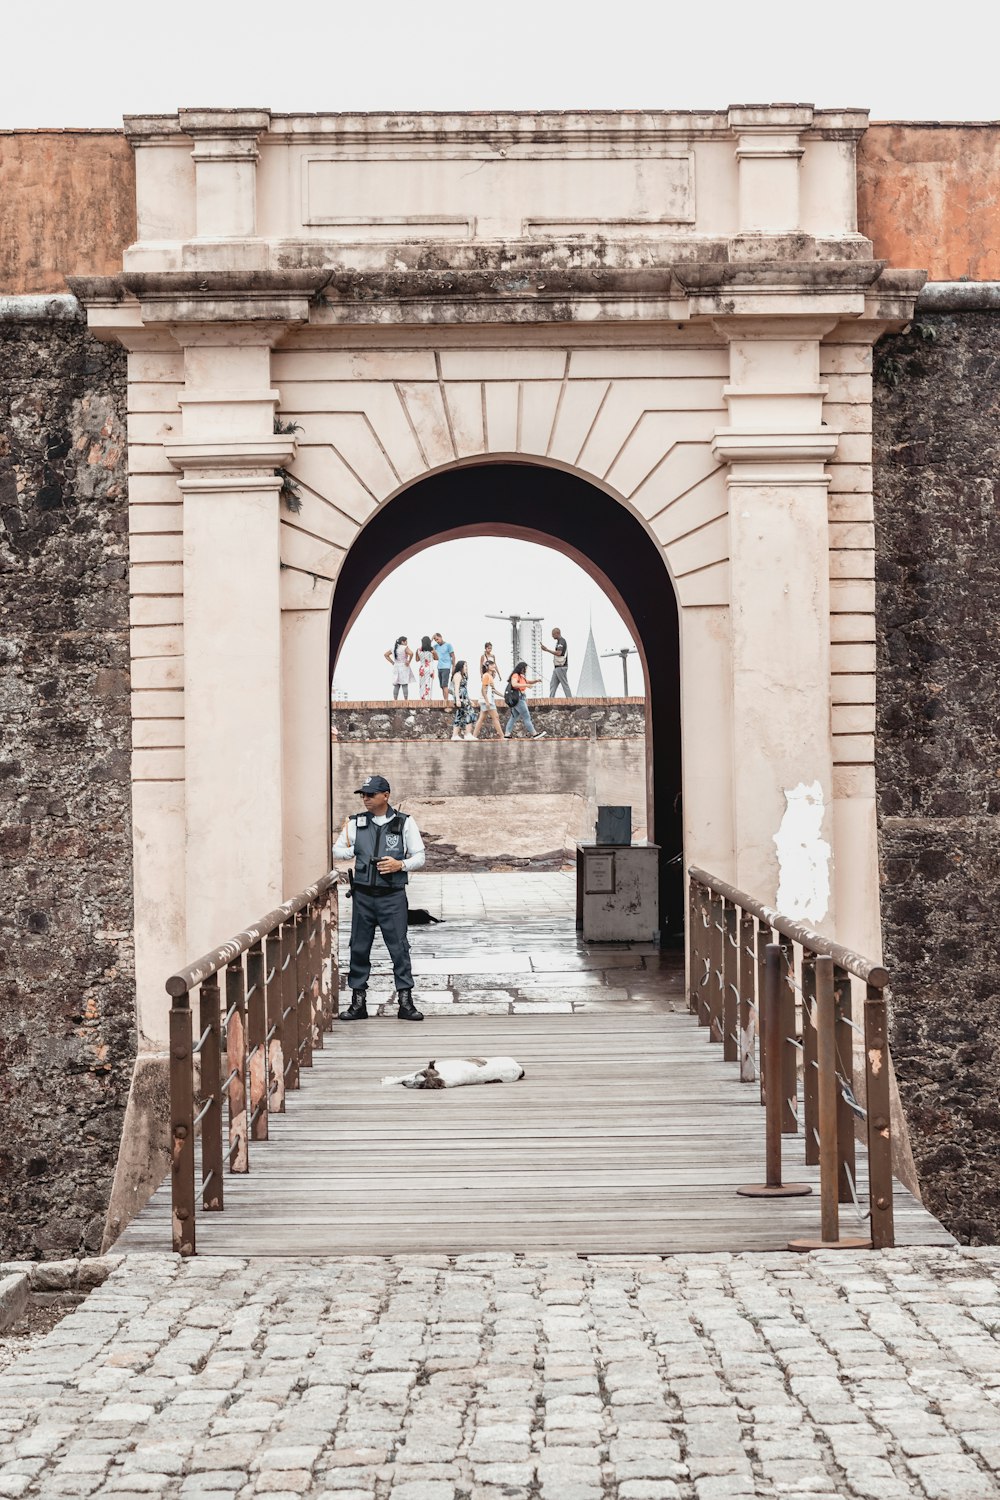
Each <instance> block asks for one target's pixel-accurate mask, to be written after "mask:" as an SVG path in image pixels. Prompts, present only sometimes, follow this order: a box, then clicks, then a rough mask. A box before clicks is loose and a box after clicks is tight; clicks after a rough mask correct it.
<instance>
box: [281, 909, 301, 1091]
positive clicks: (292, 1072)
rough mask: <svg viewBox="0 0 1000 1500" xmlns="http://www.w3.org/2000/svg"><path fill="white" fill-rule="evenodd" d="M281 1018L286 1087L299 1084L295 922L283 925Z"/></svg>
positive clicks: (296, 1086)
mask: <svg viewBox="0 0 1000 1500" xmlns="http://www.w3.org/2000/svg"><path fill="white" fill-rule="evenodd" d="M281 1019H282V1025H283V1026H284V1042H285V1088H286V1090H287V1089H297V1088H298V1086H299V1004H298V995H297V994H296V992H295V923H294V922H283V923H282V926H281Z"/></svg>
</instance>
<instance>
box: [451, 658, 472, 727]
mask: <svg viewBox="0 0 1000 1500" xmlns="http://www.w3.org/2000/svg"><path fill="white" fill-rule="evenodd" d="M451 693H452V697H453V698H454V700H455V712H454V714H453V715H452V720H451V722H452V726H453V727H452V731H451V737H452V739H453V740H462V739H465V740H471V739H472V738H473V734H472V721H473V719H474V718H475V717H476V710H475V708H474V707H473V705H472V701H471V699H470V698H469V668H468V664H467V663H466V662H465V661H457V662H456V663H455V670H454V672H453V674H452V679H451Z"/></svg>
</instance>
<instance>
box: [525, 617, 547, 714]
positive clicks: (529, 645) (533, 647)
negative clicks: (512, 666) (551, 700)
mask: <svg viewBox="0 0 1000 1500" xmlns="http://www.w3.org/2000/svg"><path fill="white" fill-rule="evenodd" d="M524 624H525V625H527V626H528V629H527V630H525V629H524V626H522V632H523V634H522V638H521V650H522V652H523V654H524V659H525V661H526V662H527V663H528V675H529V676H530V677H537V678H538V686H537V687H533V688H529V689H528V692H529V695H530V696H531V697H532V698H537V697H538V695H539V693H541V692H543V691H544V683H543V682H542V680H541V679H542V675H543V673H542V622H541V620H536V619H530V618H529V619H526V620H525V622H524ZM524 636H527V640H525V639H524Z"/></svg>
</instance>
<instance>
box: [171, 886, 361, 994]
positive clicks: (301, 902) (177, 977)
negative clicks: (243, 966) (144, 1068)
mask: <svg viewBox="0 0 1000 1500" xmlns="http://www.w3.org/2000/svg"><path fill="white" fill-rule="evenodd" d="M339 879H340V875H339V873H338V871H336V870H330V871H329V872H328V873H327V874H326V875H322V876H321V877H320V878H319V880H316V881H314V882H313V884H312V885H309V886H306V889H305V890H304V891H300V892H299V894H298V895H297V896H292V897H291V898H290V899H289V900H288V901H286V902H284V904H283V905H281V906H276V907H275V908H274V910H273V911H269V912H268V913H267V915H266V916H265V917H261V918H260V920H259V921H257V922H252V923H251V924H250V926H249V927H246V928H244V930H243V931H242V932H238V933H237V934H236V936H235V937H231V938H230V939H229V940H228V942H225V943H220V944H219V946H218V948H212V949H211V950H210V951H209V952H208V953H203V954H202V956H201V958H196V959H195V961H194V963H193V964H188V965H187V967H186V968H184V969H178V971H177V973H176V974H171V976H170V978H169V979H168V980H167V986H166V988H167V994H168V995H173V996H174V998H175V999H177V998H179V997H180V996H182V995H186V994H188V993H189V991H191V990H193V989H196V988H197V986H198V985H199V984H203V983H204V982H205V980H206V979H208V978H210V977H211V975H212V974H218V973H219V972H220V970H222V969H224V968H225V967H226V966H227V964H231V963H234V962H235V960H236V959H238V958H239V957H240V955H241V954H243V953H246V952H247V950H248V949H250V948H252V947H253V946H254V945H255V944H256V943H259V942H260V941H261V939H262V938H265V937H267V935H268V934H269V933H271V932H273V931H274V930H275V928H276V927H280V926H281V925H282V923H284V922H287V921H288V919H289V917H294V916H295V914H296V912H300V911H302V910H303V909H304V908H305V907H307V906H308V905H309V904H310V902H313V901H318V900H319V898H320V897H321V896H325V895H326V893H327V891H329V890H330V889H332V887H333V886H335V885H336V884H337V882H338V881H339Z"/></svg>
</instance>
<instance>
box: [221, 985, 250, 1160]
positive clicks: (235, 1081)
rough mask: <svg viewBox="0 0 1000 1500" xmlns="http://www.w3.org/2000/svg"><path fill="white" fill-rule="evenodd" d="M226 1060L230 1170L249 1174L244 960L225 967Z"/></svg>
mask: <svg viewBox="0 0 1000 1500" xmlns="http://www.w3.org/2000/svg"><path fill="white" fill-rule="evenodd" d="M226 1061H227V1062H228V1064H229V1078H228V1080H227V1081H228V1090H227V1092H228V1094H229V1170H230V1172H249V1170H250V1152H249V1149H248V1145H249V1142H248V1134H249V1132H248V1129H247V1126H248V1118H247V1006H246V994H245V984H244V979H243V958H242V956H240V957H239V958H238V959H236V961H235V963H231V964H227V965H226Z"/></svg>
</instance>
